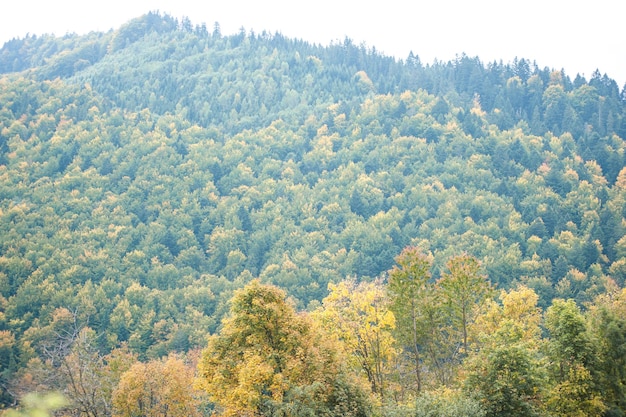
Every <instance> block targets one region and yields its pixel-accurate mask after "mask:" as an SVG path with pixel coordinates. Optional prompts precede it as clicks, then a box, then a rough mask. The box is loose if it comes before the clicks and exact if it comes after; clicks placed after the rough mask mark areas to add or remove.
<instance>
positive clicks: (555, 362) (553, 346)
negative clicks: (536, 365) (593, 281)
mask: <svg viewBox="0 0 626 417" xmlns="http://www.w3.org/2000/svg"><path fill="white" fill-rule="evenodd" d="M545 324H546V328H547V329H548V332H549V334H550V338H549V341H548V347H547V349H548V358H549V359H550V367H549V368H550V376H551V379H552V381H553V388H552V390H551V392H550V394H549V397H548V400H547V406H548V408H549V409H550V411H552V412H553V413H554V414H555V415H558V416H590V417H595V416H601V415H602V414H603V412H604V411H605V409H606V406H605V405H604V403H603V401H602V398H601V396H600V393H599V392H598V391H597V390H596V387H595V382H594V380H593V377H592V374H591V371H593V370H595V369H594V366H595V363H594V362H595V357H596V355H595V352H594V351H593V346H592V344H591V340H590V338H589V334H588V333H587V328H586V322H585V318H584V316H583V315H582V313H581V312H580V310H579V308H578V306H577V305H576V303H575V302H574V301H573V300H567V301H565V300H561V299H557V300H554V302H553V303H552V306H550V307H549V308H548V310H546V314H545Z"/></svg>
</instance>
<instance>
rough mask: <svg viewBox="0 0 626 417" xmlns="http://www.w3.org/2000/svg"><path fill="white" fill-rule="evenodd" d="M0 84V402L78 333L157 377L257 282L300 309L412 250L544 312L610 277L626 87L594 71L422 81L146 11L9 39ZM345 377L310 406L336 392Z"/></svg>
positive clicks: (617, 234) (345, 53) (366, 62)
mask: <svg viewBox="0 0 626 417" xmlns="http://www.w3.org/2000/svg"><path fill="white" fill-rule="evenodd" d="M0 73H2V74H1V75H0V103H1V106H0V178H1V180H0V195H1V196H2V198H1V200H0V230H1V232H0V336H1V337H0V370H1V373H2V376H1V378H2V380H1V381H0V386H1V387H2V402H3V404H5V405H8V404H11V403H12V402H13V401H14V399H15V396H16V395H17V393H18V392H19V391H20V390H19V389H17V388H16V387H15V386H14V384H12V382H14V381H18V380H20V381H24V378H23V377H24V375H30V378H31V380H32V381H31V382H32V384H34V385H28V384H26V385H25V386H29V387H31V388H33V390H36V387H37V385H36V380H37V372H36V371H33V369H35V370H36V369H38V368H37V366H38V365H37V364H38V363H41V364H44V363H45V362H46V360H47V361H48V363H49V364H51V365H56V366H59V365H58V364H59V363H62V362H63V361H62V360H65V358H70V359H72V358H73V357H72V356H71V355H70V354H69V352H70V350H68V349H69V346H70V345H72V346H74V345H76V342H75V341H76V340H89V341H90V342H89V343H87V346H88V347H89V349H92V350H93V351H91V350H89V349H87V350H86V352H87V351H88V352H91V353H89V354H91V355H95V356H94V357H92V359H93V358H95V357H97V358H99V359H98V360H105V359H103V358H105V357H106V355H114V356H115V355H116V354H117V355H120V349H122V350H123V352H124V355H127V356H128V357H132V358H134V359H133V361H136V360H141V361H143V362H141V363H142V364H143V365H141V366H148V364H151V365H150V366H152V365H154V364H155V363H156V362H148V361H149V360H151V361H158V360H159V358H162V357H164V356H166V355H167V354H168V353H170V352H190V351H193V350H194V349H197V348H200V347H205V343H206V342H205V340H206V339H205V338H206V335H207V334H214V333H216V332H218V331H220V329H222V330H221V331H223V329H224V328H225V327H222V326H221V325H220V323H221V321H222V318H223V317H224V315H225V313H226V312H227V311H228V308H229V305H228V303H227V301H228V300H229V299H230V298H231V297H232V295H233V291H235V290H237V289H239V288H241V287H243V286H244V285H245V284H246V283H248V282H251V281H253V279H254V278H259V279H260V280H261V281H262V282H264V283H269V284H273V285H276V286H279V287H280V288H282V289H284V290H285V291H287V293H288V294H289V295H290V296H291V297H293V299H294V300H295V301H294V302H295V308H296V309H298V310H303V309H305V308H309V309H310V310H314V309H315V307H316V306H317V305H318V304H319V303H320V301H321V300H322V299H324V298H325V297H328V296H329V295H330V294H332V291H331V292H330V293H329V284H330V286H331V288H332V287H333V286H335V285H339V284H340V283H342V282H345V280H346V278H347V277H356V279H357V281H361V280H363V281H364V282H369V281H370V280H373V279H374V278H377V277H381V276H384V275H385V273H386V272H387V271H389V270H390V269H391V268H392V266H393V265H394V258H395V257H396V256H397V255H398V254H400V253H401V252H402V250H403V248H405V247H408V246H411V247H417V248H420V250H421V251H422V252H424V253H427V254H430V255H431V256H432V265H431V268H430V270H431V271H432V278H431V280H433V281H434V280H437V279H439V278H441V277H443V276H445V274H446V267H445V264H446V262H447V261H448V260H449V259H450V258H451V257H453V256H456V255H459V254H461V253H467V254H469V255H471V256H472V257H474V258H475V259H477V260H479V261H480V263H481V264H482V265H483V267H484V272H485V273H486V275H487V276H488V277H489V280H490V281H491V282H492V283H493V284H494V285H496V286H497V287H498V288H501V289H514V288H518V286H519V285H524V286H526V287H527V288H529V289H531V290H532V291H533V292H534V293H536V294H537V295H538V300H537V304H538V306H539V307H541V308H543V309H546V308H548V307H550V306H554V305H555V304H554V303H553V302H552V300H553V299H555V298H559V299H572V300H575V302H576V303H577V305H578V307H577V308H583V309H584V308H587V307H586V306H588V304H586V303H592V302H595V300H597V299H598V298H597V297H600V296H602V295H603V294H612V291H613V292H614V291H616V290H615V287H616V286H617V287H622V286H623V285H624V280H625V279H626V237H625V231H626V223H625V217H626V210H625V207H626V170H625V169H624V166H625V165H626V164H625V158H626V156H625V155H624V151H625V148H626V143H625V142H624V139H623V138H624V137H626V118H625V116H626V114H625V92H624V91H622V92H621V93H620V91H619V89H618V87H617V85H616V83H615V82H614V81H613V80H611V79H610V78H609V77H608V76H606V75H601V74H600V73H599V72H596V73H594V74H593V76H592V78H591V79H590V80H586V79H584V78H583V77H580V76H577V77H576V78H575V79H574V80H573V81H572V80H571V78H570V77H569V76H568V75H567V74H565V73H564V72H563V71H553V70H550V69H547V68H544V69H540V68H539V67H538V66H537V65H536V64H535V63H532V62H531V61H528V60H526V59H519V60H516V61H515V62H513V63H508V64H503V63H496V62H494V63H490V64H486V65H485V64H484V63H482V62H481V61H480V60H479V59H478V58H471V57H467V56H460V57H458V58H457V59H456V60H454V61H452V62H445V63H444V62H436V63H433V64H429V65H424V64H423V63H421V62H420V60H419V58H418V57H417V56H415V55H413V54H411V55H410V56H409V57H408V58H407V59H406V60H405V61H398V60H395V59H393V58H390V57H386V56H383V55H381V54H379V53H377V52H376V51H375V49H373V48H367V47H365V46H362V45H354V44H353V42H352V41H350V40H349V39H346V40H345V41H343V42H342V43H337V44H333V45H330V46H327V47H323V46H319V45H311V44H308V43H306V42H303V41H300V40H294V39H288V38H285V37H284V36H282V35H280V34H269V33H265V32H263V33H260V34H256V33H251V32H247V31H245V29H243V28H242V30H241V32H240V33H238V34H235V35H230V36H224V35H223V34H221V32H220V28H219V25H217V24H216V25H215V26H214V27H213V28H210V29H207V28H206V26H204V25H202V26H195V27H194V26H192V25H191V23H190V22H189V20H187V19H183V20H182V21H178V20H176V19H173V18H171V17H169V16H162V15H159V14H157V13H150V14H148V15H146V16H143V17H141V18H138V19H135V20H133V21H130V22H129V23H127V24H126V25H124V26H122V27H121V28H119V29H118V30H116V31H111V32H108V33H91V34H89V35H85V36H76V35H67V36H64V37H62V38H57V37H52V36H29V37H26V38H23V39H14V40H12V41H10V42H8V43H6V44H5V45H4V47H3V48H2V49H1V50H0ZM605 296H608V295H605ZM568 306H569V304H568ZM494 308H495V307H494ZM550 308H552V307H550ZM567 308H570V307H567ZM546 314H547V313H546ZM546 320H547V319H546ZM70 324H71V325H70ZM546 326H548V325H547V324H546ZM68 329H72V330H68ZM85 329H86V330H85ZM298 331H300V330H298ZM90 332H92V333H93V334H92V333H90ZM622 332H623V331H622ZM618 333H619V332H618ZM620 334H621V333H620ZM70 336H71V337H70ZM79 336H80V337H79ZM615 337H617V336H615ZM81 338H82V339H81ZM62 340H66V341H67V340H71V343H70V344H67V343H66V345H67V346H66V345H64V344H63V343H62V342H61V341H62ZM85 343H86V342H85ZM468 343H469V342H468ZM598 343H600V342H598ZM466 344H467V343H465V344H464V349H469V348H468V346H465V345H466ZM63 346H65V348H64V349H65V350H63V349H62V347H63ZM121 346H123V348H120V347H121ZM300 348H302V349H305V348H306V349H309V348H310V347H300ZM596 348H598V346H596ZM124 349H125V350H124ZM85 354H86V353H85ZM54 355H57V356H54ZM79 356H80V355H79ZM55 358H56V359H55ZM77 358H78V356H77ZM76 360H79V359H76ZM83 360H86V359H83ZM110 360H112V359H110V358H109V359H106V360H105V361H110ZM120 360H121V359H120ZM176 360H178V359H176ZM176 360H174V359H172V361H174V362H171V363H170V362H167V363H169V365H167V363H166V361H165V360H164V361H162V363H160V365H158V366H161V367H164V366H170V365H171V366H172V367H177V366H182V365H181V364H180V363H179V362H176ZM189 360H191V359H189ZM55 361H56V362H55ZM420 361H422V359H417V362H418V363H420ZM79 362H80V361H79ZM107 363H108V362H107ZM114 363H115V362H114ZM620 363H621V362H620ZM41 366H43V365H41ZM41 366H40V368H41ZM137 366H140V365H137ZM154 366H157V365H154ZM303 366H305V365H303ZM306 366H309V365H306ZM311 366H312V365H311ZM159 369H162V368H159ZM477 369H478V368H477ZM481 369H482V368H481ZM568 369H569V368H568ZM576 369H578V368H576ZM576 369H575V370H574V371H572V372H578V371H577V370H576ZM620 369H621V368H619V369H618V371H619V372H622V371H623V369H621V370H620ZM137 372H139V368H137ZM141 372H144V374H146V375H149V374H150V373H151V372H154V371H153V370H152V371H151V370H150V369H144V370H143V371H141ZM162 372H169V371H165V370H162ZM172 372H176V371H172ZM485 372H486V371H485ZM581 372H583V371H581ZM180 373H181V372H179V374H180ZM583 373H584V372H583ZM181 375H182V374H181ZM581 375H582V374H581ZM119 377H120V375H118V376H117V377H116V378H117V379H116V381H117V380H119ZM181 377H182V376H181ZM579 377H580V378H583V377H585V376H584V375H583V376H580V375H579ZM112 378H113V377H112ZM342 378H343V377H342ZM342 378H339V380H337V381H338V382H337V384H339V385H340V386H341V387H343V388H341V390H344V391H333V390H331V391H328V392H325V394H324V395H330V396H332V395H335V394H337V395H339V393H340V392H343V394H341V395H348V396H350V395H352V394H349V393H348V391H349V390H350V389H352V388H350V387H351V385H350V384H349V382H350V381H346V380H345V379H342ZM114 379H115V378H114ZM455 380H456V379H455ZM470 380H471V379H470ZM370 382H371V381H370ZM37 383H39V382H37ZM129 383H130V381H129ZM477 383H478V382H477ZM346 384H347V385H346ZM444 385H445V384H444ZM373 387H374V385H372V388H373ZM112 389H113V388H111V387H110V386H109V388H99V391H102V392H104V393H105V394H106V392H109V393H110V392H111V390H112ZM338 389H339V388H338ZM107 390H109V391H107ZM129 390H130V388H129ZM346 390H347V391H346ZM376 390H378V389H374V391H376ZM129 392H130V391H129ZM333 393H335V394H333ZM290 395H296V394H295V393H293V392H292V393H291V394H290ZM302 395H304V394H302ZM109 398H110V397H109ZM103 401H105V400H103ZM433 401H434V400H433ZM105 402H106V401H105ZM103 404H104V403H103ZM106 404H108V402H106ZM109 406H110V404H109V405H107V406H106V407H105V406H104V405H102V407H100V406H99V408H100V411H99V412H100V413H104V414H106V413H108V412H110V408H107V407H109ZM325 406H329V405H328V404H326V405H325ZM103 407H104V408H103ZM96 408H98V407H96ZM614 408H615V407H614ZM617 409H619V407H617ZM344 411H345V410H344ZM205 412H208V410H205ZM363 412H365V411H363Z"/></svg>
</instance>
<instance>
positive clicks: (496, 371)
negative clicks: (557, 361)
mask: <svg viewBox="0 0 626 417" xmlns="http://www.w3.org/2000/svg"><path fill="white" fill-rule="evenodd" d="M500 299H501V301H502V304H501V305H500V304H498V303H497V302H496V301H494V300H489V301H487V303H486V305H485V307H484V310H483V312H482V313H481V314H480V315H479V316H478V317H477V318H476V320H475V322H474V324H473V325H472V328H473V329H474V332H475V333H476V340H477V341H478V344H477V346H476V349H473V350H471V351H470V352H469V356H468V357H467V358H466V360H465V365H464V367H465V371H466V375H467V377H466V379H465V381H464V383H463V386H464V389H465V391H466V392H467V394H468V395H470V396H473V397H475V398H476V399H477V400H479V401H480V403H481V405H482V407H483V408H484V409H485V411H486V416H488V417H496V416H502V417H505V416H512V415H515V416H536V415H538V412H539V410H540V408H541V405H542V399H543V397H542V394H543V380H544V376H543V373H542V369H543V367H544V366H543V364H542V361H541V358H540V356H539V347H540V346H541V343H540V335H541V330H540V327H539V324H540V317H541V316H540V314H539V309H538V308H537V300H538V296H537V294H535V293H534V291H532V290H531V289H529V288H526V287H520V288H518V289H514V290H511V291H509V292H508V293H507V292H505V291H503V292H502V293H501V294H500Z"/></svg>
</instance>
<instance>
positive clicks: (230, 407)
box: [198, 280, 367, 416]
mask: <svg viewBox="0 0 626 417" xmlns="http://www.w3.org/2000/svg"><path fill="white" fill-rule="evenodd" d="M339 354H340V353H339V350H338V349H337V348H336V347H335V346H333V345H332V344H331V343H330V338H328V337H327V336H326V335H324V334H323V333H322V332H320V331H319V330H318V329H317V327H316V326H315V325H314V323H313V322H311V321H310V320H309V318H308V316H307V315H305V314H297V313H296V312H295V310H294V308H293V307H292V305H291V304H290V303H289V302H287V300H286V296H285V293H284V292H283V291H282V290H279V289H278V288H276V287H273V286H269V285H262V284H261V283H260V282H259V281H258V280H253V281H251V282H250V283H249V284H247V285H246V286H245V287H244V288H243V289H241V290H238V291H237V292H236V293H235V295H234V297H233V299H232V301H231V309H230V315H229V316H228V317H227V318H225V319H224V320H223V322H222V330H221V332H220V333H219V334H216V335H213V336H211V337H210V339H209V343H208V346H207V348H205V349H204V350H203V352H202V358H201V360H200V362H199V364H198V371H199V379H198V386H199V387H200V388H202V389H203V390H205V391H206V392H207V393H208V395H209V399H210V400H211V401H213V402H214V403H215V404H216V405H217V406H218V407H219V408H220V409H221V411H222V415H224V416H235V415H238V416H257V415H268V416H269V415H273V414H275V413H278V414H279V415H281V414H280V413H279V411H280V410H282V411H281V412H284V414H282V415H287V416H292V415H294V416H295V415H297V410H300V411H302V410H303V409H305V408H306V409H307V410H309V411H310V409H311V407H313V408H316V407H321V408H324V409H327V410H328V409H330V410H331V411H329V415H335V414H334V411H332V409H333V408H335V407H337V409H338V410H340V409H341V403H340V402H341V401H343V400H342V398H343V399H346V397H344V395H346V396H347V398H348V399H349V398H351V397H352V399H353V400H354V399H355V398H358V396H359V393H358V389H357V388H356V387H355V386H353V385H352V384H351V383H349V381H348V380H347V379H346V378H344V374H343V372H342V366H341V364H340V363H341V362H340V359H339ZM341 390H343V391H347V392H344V394H340V391H341ZM350 401H352V400H349V401H348V402H347V403H346V402H344V403H343V404H344V405H346V404H353V405H355V406H356V407H357V408H356V409H355V410H356V411H355V412H356V414H357V415H366V414H367V411H366V410H365V408H364V404H363V403H362V402H358V404H356V403H350Z"/></svg>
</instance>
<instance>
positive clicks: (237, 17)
mask: <svg viewBox="0 0 626 417" xmlns="http://www.w3.org/2000/svg"><path fill="white" fill-rule="evenodd" d="M622 8H623V6H622V4H621V2H620V1H615V0H595V1H588V0H584V1H562V0H526V1H515V2H513V1H507V0H429V1H424V0H414V1H406V0H404V1H400V0H385V1H379V2H374V1H365V0H362V1H352V0H349V1H342V0H316V1H297V0H292V1H286V0H265V1H259V0H256V1H255V0H240V1H237V0H219V1H215V0H125V1H119V0H109V1H97V2H95V1H91V0H14V1H10V0H0V44H4V42H6V41H7V40H9V39H11V38H14V37H22V36H24V35H25V34H26V33H31V34H38V35H39V34H43V33H54V34H57V35H64V34H65V33H71V32H76V33H86V32H89V31H92V30H96V31H107V30H109V29H112V28H117V27H119V26H120V25H122V24H123V23H125V22H126V21H128V20H130V19H132V18H134V17H138V16H140V15H142V14H144V13H147V12H148V11H151V10H159V11H161V12H167V13H169V14H171V15H173V16H175V17H182V16H188V17H189V18H190V19H191V21H192V22H193V23H194V24H200V23H206V24H207V26H208V27H209V28H211V27H212V26H213V23H214V22H216V21H217V22H219V23H220V26H221V29H222V33H223V34H232V33H235V32H237V31H238V30H239V28H240V27H242V26H243V27H244V28H246V29H247V30H250V29H254V30H255V32H261V31H263V30H267V31H269V32H275V31H280V32H281V33H282V34H283V35H285V36H288V37H295V38H301V39H304V40H307V41H310V42H314V43H321V44H328V43H329V42H331V41H341V40H343V39H344V38H345V37H346V36H347V37H349V38H351V39H352V40H354V41H355V43H357V44H359V43H362V42H364V43H365V44H366V45H367V46H368V47H372V46H374V47H376V49H377V50H379V51H380V52H383V53H385V54H387V55H393V56H396V57H398V58H402V59H404V58H406V57H407V56H408V54H409V52H410V51H411V50H412V51H413V52H414V53H415V54H417V55H419V56H420V58H421V60H422V62H423V63H432V62H433V60H434V59H435V58H437V59H439V60H444V61H447V60H450V59H454V57H455V56H456V55H460V54H461V53H466V54H467V55H470V56H478V57H480V59H481V60H482V61H483V63H488V62H492V61H494V60H502V61H504V62H505V63H507V62H510V61H512V60H513V58H515V57H519V58H527V59H531V60H535V61H536V62H537V64H538V65H539V66H540V67H542V68H543V67H549V68H554V69H564V70H565V72H566V73H567V74H568V75H569V76H570V77H571V78H574V77H575V76H576V74H577V73H580V74H582V75H584V76H585V77H586V78H587V79H589V78H590V76H591V74H592V73H593V71H594V70H595V69H599V70H600V72H601V73H607V74H608V75H609V76H610V77H611V78H613V79H615V80H616V81H617V83H618V86H619V87H620V89H621V88H622V87H623V86H624V83H625V82H626V35H625V32H624V24H623V19H622V16H623V11H622Z"/></svg>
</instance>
